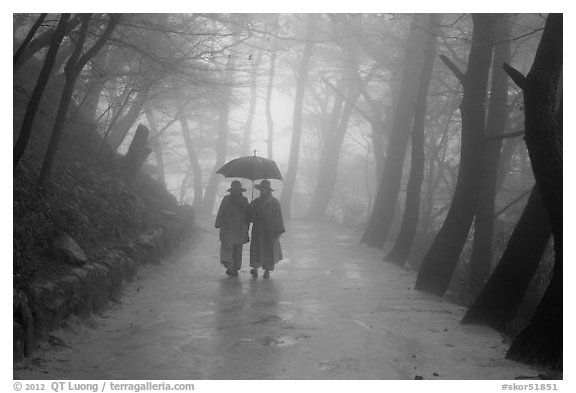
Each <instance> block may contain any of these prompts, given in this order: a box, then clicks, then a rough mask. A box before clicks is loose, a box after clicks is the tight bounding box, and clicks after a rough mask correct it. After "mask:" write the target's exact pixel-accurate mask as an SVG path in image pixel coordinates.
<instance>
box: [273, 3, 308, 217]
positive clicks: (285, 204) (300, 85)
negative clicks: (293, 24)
mask: <svg viewBox="0 0 576 393" xmlns="http://www.w3.org/2000/svg"><path fill="white" fill-rule="evenodd" d="M315 18H316V17H315V16H314V15H313V14H310V15H309V16H308V22H307V31H306V45H305V46H304V52H303V53H302V59H301V60H300V66H299V70H298V82H297V86H296V99H295V102H294V116H293V119H292V139H291V142H290V161H289V163H288V170H287V172H286V177H285V179H284V187H283V188H282V194H281V196H280V202H281V204H282V211H283V214H284V216H285V217H287V218H290V214H291V209H290V207H291V206H290V204H291V200H292V193H293V192H294V185H295V183H296V173H297V172H298V159H299V156H300V139H301V137H302V113H303V104H304V93H305V90H306V81H307V79H308V66H309V63H310V58H311V57H312V48H313V46H314V41H313V38H314V26H315V24H316V20H315Z"/></svg>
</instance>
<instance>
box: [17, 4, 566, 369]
mask: <svg viewBox="0 0 576 393" xmlns="http://www.w3.org/2000/svg"><path fill="white" fill-rule="evenodd" d="M562 45H563V15H562V14H503V13H499V14H488V13H487V14H330V13H326V14H169V13H165V14H96V13H95V14H13V80H14V83H13V119H14V122H13V217H14V221H13V286H14V291H13V293H14V300H13V302H14V304H13V306H14V307H13V309H14V315H13V325H14V335H13V341H14V361H15V363H14V375H15V378H19V379H45V378H50V379H56V378H66V379H74V378H79V379H103V378H111V379H125V378H126V379H169V378H174V379H270V378H272V379H514V378H533V379H558V378H562V367H563V330H562V326H563V311H562V305H563V287H562V281H563V277H562V263H563V261H562V249H563V248H562V171H563V164H562V64H563V63H562V62H563V60H562ZM238 157H245V159H246V160H252V161H250V162H253V161H254V160H258V161H259V162H264V163H272V164H271V165H273V164H275V166H276V167H277V168H278V169H279V175H278V176H276V177H274V176H271V175H261V176H254V177H253V178H250V177H247V176H243V175H229V174H225V173H224V172H223V171H219V169H221V168H222V167H223V166H224V165H225V164H226V163H227V162H229V161H231V160H233V159H235V158H238ZM266 179H267V180H269V181H270V184H271V188H272V195H273V197H274V198H276V199H277V200H278V201H279V204H278V206H280V207H281V216H282V218H283V221H284V226H285V233H283V234H282V236H281V237H279V243H280V244H281V246H282V253H283V258H282V256H281V257H280V258H279V259H281V260H280V262H278V264H277V267H276V269H274V268H273V267H272V269H271V270H274V271H273V272H271V273H272V274H271V275H270V279H268V280H266V278H268V273H269V272H268V270H266V274H265V276H264V277H262V276H259V277H257V274H254V272H253V270H254V269H250V268H251V267H252V262H251V259H252V258H253V254H252V253H253V251H254V250H253V249H254V247H255V246H254V244H253V243H250V244H248V243H246V244H245V245H244V248H243V249H242V248H241V246H240V249H241V250H243V251H242V252H243V253H244V257H243V260H244V262H243V265H242V266H243V267H242V268H240V267H238V268H237V270H236V271H234V270H232V273H230V270H226V274H224V273H225V272H224V268H223V267H222V266H221V265H220V263H219V262H220V261H221V258H222V254H221V252H222V250H223V247H224V245H223V244H224V243H222V248H220V247H221V244H220V241H219V237H218V236H219V235H218V233H219V232H218V229H216V228H215V219H216V216H217V213H218V212H219V208H220V207H221V206H224V204H225V197H226V196H227V195H228V192H230V197H231V196H232V194H233V192H232V191H231V190H232V189H233V188H234V187H235V185H234V184H232V186H231V182H232V180H240V182H241V187H243V189H244V190H245V191H243V194H242V195H244V196H245V197H246V199H247V200H248V202H251V201H252V200H254V201H257V200H258V199H256V198H258V197H259V195H261V193H262V195H263V194H264V191H262V190H263V189H265V188H266V186H265V183H266V182H265V181H263V180H266ZM250 206H252V205H250ZM254 223H256V221H254ZM247 225H248V224H247ZM216 226H218V225H216ZM255 228H256V227H255V224H253V227H252V232H251V234H250V237H251V240H252V241H254V239H255V238H256V236H257V235H256V234H255V233H256V229H255ZM220 233H222V232H220ZM279 233H282V231H280V232H279ZM278 236H279V235H278ZM275 247H276V243H275ZM240 257H241V256H240ZM266 269H268V268H266ZM238 271H239V272H240V275H239V276H238ZM256 271H257V269H256ZM234 274H235V275H236V276H237V277H236V276H234ZM227 275H228V276H232V277H228V276H227ZM251 275H252V276H251ZM148 311H149V315H148V314H147V316H145V315H144V314H146V312H148ZM86 321H92V322H91V324H90V323H88V324H87V322H86ZM79 331H80V332H81V333H79ZM86 335H88V337H91V338H90V340H88V339H86V340H85V341H82V337H84V336H86ZM89 342H91V343H92V344H89ZM89 358H90V359H94V362H95V363H94V364H97V365H96V366H92V365H91V363H85V362H88V360H86V359H89ZM80 359H81V360H80Z"/></svg>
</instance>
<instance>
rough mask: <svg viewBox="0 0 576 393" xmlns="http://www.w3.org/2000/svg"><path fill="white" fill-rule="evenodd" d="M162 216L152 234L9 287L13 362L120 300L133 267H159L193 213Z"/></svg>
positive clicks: (191, 222)
mask: <svg viewBox="0 0 576 393" xmlns="http://www.w3.org/2000/svg"><path fill="white" fill-rule="evenodd" d="M164 213H165V214H164V215H165V219H164V220H162V222H160V223H159V225H158V226H157V227H156V228H155V229H154V230H151V231H149V232H146V233H143V234H141V235H140V236H139V237H138V238H137V239H134V240H132V241H130V242H128V243H126V244H122V245H119V246H116V247H114V248H108V249H105V250H102V252H99V253H98V255H97V256H94V257H92V258H91V259H90V260H88V262H87V263H85V264H83V265H81V266H75V267H73V268H72V269H71V270H70V271H69V272H68V273H66V274H63V275H61V276H60V277H59V278H56V279H53V280H50V281H46V280H42V281H40V280H34V281H32V282H31V283H30V284H29V285H28V286H27V287H26V288H24V289H23V290H17V289H14V293H13V297H14V299H13V312H14V314H13V325H14V334H13V342H14V361H15V362H17V361H20V360H22V359H23V358H24V357H25V356H30V355H31V354H32V353H33V352H34V351H35V350H36V349H37V348H38V346H39V344H40V343H41V342H45V341H47V340H48V339H49V337H50V333H51V332H52V331H54V330H55V329H58V328H59V327H60V326H61V325H62V324H63V322H65V320H66V319H67V318H68V317H70V316H72V315H77V316H79V317H83V318H88V317H90V316H91V315H92V314H94V313H98V312H101V311H103V310H104V309H106V307H107V306H108V302H109V301H110V300H113V301H117V300H118V299H119V298H120V296H121V293H122V288H123V285H124V283H125V282H128V281H131V280H132V279H133V278H134V276H135V275H136V272H137V270H138V266H140V265H143V264H159V263H160V262H161V260H162V259H163V258H165V257H167V256H168V255H170V253H171V252H172V251H174V250H175V249H176V247H178V246H179V244H180V243H181V242H182V241H183V240H185V239H186V238H188V237H189V236H190V234H191V233H192V231H193V228H194V214H193V212H192V210H191V208H190V207H189V206H181V207H179V211H166V212H164Z"/></svg>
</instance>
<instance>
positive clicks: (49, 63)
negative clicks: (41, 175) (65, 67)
mask: <svg viewBox="0 0 576 393" xmlns="http://www.w3.org/2000/svg"><path fill="white" fill-rule="evenodd" d="M69 19H70V14H62V15H61V16H60V21H59V22H58V26H56V30H55V31H54V34H53V35H51V38H52V40H51V43H50V47H49V48H48V52H47V53H46V58H45V59H44V65H43V66H42V70H41V71H40V75H39V76H38V80H37V81H36V86H35V87H34V92H33V93H32V97H31V98H30V102H29V103H28V106H27V108H26V113H25V114H24V118H23V120H22V127H21V128H20V134H19V135H18V140H17V141H16V144H15V145H14V151H13V163H14V166H13V170H14V171H15V170H16V168H17V167H18V164H19V163H20V160H21V159H22V156H23V155H24V151H25V150H26V146H27V145H28V141H29V139H30V134H31V133H32V125H33V124H34V118H35V117H36V112H37V111H38V107H39V106H40V101H41V100H42V96H43V94H44V89H45V88H46V84H47V83H48V79H49V78H50V74H51V73H52V68H53V66H54V61H55V60H56V55H57V53H58V49H59V48H60V44H61V43H62V40H63V39H64V35H65V33H66V28H67V27H68V20H69Z"/></svg>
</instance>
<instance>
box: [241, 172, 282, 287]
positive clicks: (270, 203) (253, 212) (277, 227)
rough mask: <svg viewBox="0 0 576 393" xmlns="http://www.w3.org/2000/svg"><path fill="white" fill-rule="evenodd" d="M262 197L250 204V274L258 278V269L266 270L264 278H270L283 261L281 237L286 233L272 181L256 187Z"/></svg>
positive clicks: (263, 182) (261, 183)
mask: <svg viewBox="0 0 576 393" xmlns="http://www.w3.org/2000/svg"><path fill="white" fill-rule="evenodd" d="M255 188H256V189H257V190H260V196H259V197H258V198H256V199H254V200H253V201H252V202H251V203H250V221H252V236H251V237H252V239H251V241H250V267H251V268H252V269H251V270H250V274H252V277H254V278H256V277H258V268H260V267H262V268H263V269H264V276H263V277H264V278H269V277H270V272H271V271H273V270H274V266H275V265H276V263H277V262H278V261H280V260H281V259H282V249H281V247H280V235H281V234H283V233H284V232H285V229H284V221H283V220H282V210H281V208H280V202H279V201H278V199H276V198H274V197H273V196H272V191H274V190H273V189H272V187H271V185H270V181H268V180H262V181H261V182H260V184H257V185H256V186H255Z"/></svg>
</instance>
